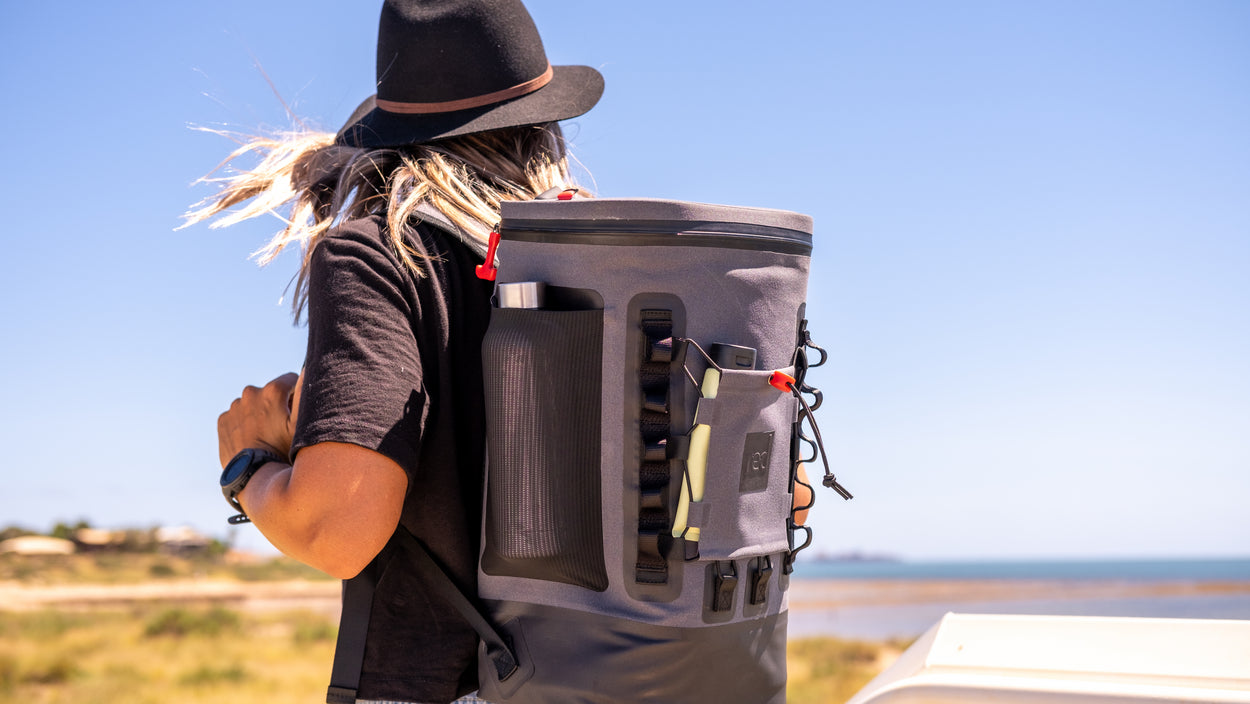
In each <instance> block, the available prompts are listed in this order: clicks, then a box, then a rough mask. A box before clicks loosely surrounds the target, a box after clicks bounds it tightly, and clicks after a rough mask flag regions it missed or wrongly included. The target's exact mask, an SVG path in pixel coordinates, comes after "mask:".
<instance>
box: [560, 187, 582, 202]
mask: <svg viewBox="0 0 1250 704" xmlns="http://www.w3.org/2000/svg"><path fill="white" fill-rule="evenodd" d="M580 190H581V189H580V188H566V189H564V190H563V191H560V195H558V196H556V200H573V196H575V195H577V192H578V191H580Z"/></svg>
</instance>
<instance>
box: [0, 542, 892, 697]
mask: <svg viewBox="0 0 1250 704" xmlns="http://www.w3.org/2000/svg"><path fill="white" fill-rule="evenodd" d="M187 578H213V579H220V578H225V579H232V580H240V581H248V582H263V581H270V580H289V579H293V578H294V579H301V578H302V579H326V577H325V576H324V575H322V574H321V573H319V572H316V571H315V570H312V569H311V568H307V567H304V566H302V565H299V564H298V563H295V562H294V561H290V560H285V559H282V558H278V559H275V560H271V561H263V562H259V563H245V564H237V563H232V562H230V561H227V560H223V559H221V558H220V557H216V558H197V559H189V558H179V557H172V556H164V555H158V554H152V553H144V554H125V555H119V554H99V555H72V556H62V557H49V558H36V559H32V558H22V559H16V556H9V555H0V581H4V580H9V581H11V582H18V583H20V584H23V585H26V586H27V587H42V586H43V585H66V584H86V583H90V584H115V585H116V584H150V583H153V582H155V583H160V582H163V581H165V580H185V579H187ZM336 633H337V624H336V623H334V622H332V621H331V620H329V619H328V618H327V617H326V616H325V615H324V614H319V613H313V612H309V611H283V612H266V611H261V612H258V611H251V610H249V611H236V610H232V609H228V608H223V607H221V606H220V605H217V606H214V605H210V604H204V605H201V606H187V605H180V606H175V605H170V604H159V603H147V604H145V605H142V606H135V607H129V608H121V607H114V608H108V607H94V608H63V609H61V610H54V609H48V610H43V611H26V612H20V611H19V612H7V611H4V610H3V609H2V608H0V704H10V703H11V704H18V703H19V702H20V703H22V704H29V703H31V702H36V703H39V704H57V703H60V702H65V703H66V704H68V703H69V702H74V703H75V704H77V703H79V702H90V703H91V704H123V703H125V704H149V703H150V704H169V703H172V702H177V703H178V704H184V703H185V704H208V703H210V702H231V701H248V702H251V701H264V702H266V703H267V704H286V703H287V702H290V703H292V704H293V703H295V702H300V703H301V704H308V703H311V702H320V701H324V700H325V687H326V685H327V681H328V679H329V673H330V664H331V662H332V660H333V653H334V639H335V635H336ZM903 648H905V644H901V643H864V642H857V641H843V640H838V639H833V638H812V639H806V640H798V641H793V642H791V643H790V644H789V648H788V653H789V663H788V670H789V685H788V687H787V701H788V702H790V703H791V704H831V703H832V704H836V703H837V702H844V701H846V700H847V699H849V698H850V697H851V696H852V695H854V694H855V692H857V691H858V690H859V689H860V688H861V687H863V686H864V685H865V684H866V683H867V682H868V681H869V680H871V679H872V678H873V677H874V676H876V674H877V673H878V672H880V671H881V670H882V669H883V668H884V667H885V666H886V665H888V664H889V662H890V660H891V656H893V655H896V654H897V652H899V651H901V650H902V649H903Z"/></svg>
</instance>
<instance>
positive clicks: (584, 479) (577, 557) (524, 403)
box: [482, 308, 608, 590]
mask: <svg viewBox="0 0 1250 704" xmlns="http://www.w3.org/2000/svg"><path fill="white" fill-rule="evenodd" d="M602 321H603V314H602V311H598V310H586V311H545V310H527V309H520V308H499V309H496V310H495V311H494V313H493V315H492V319H491V326H490V330H489V331H488V332H487V335H486V339H485V340H484V341H483V344H482V355H483V362H484V364H485V367H486V369H487V370H488V371H487V375H486V421H487V423H486V433H487V448H488V454H489V463H488V465H489V473H488V478H487V488H486V503H487V505H486V545H485V548H484V550H483V554H482V569H483V570H484V571H485V572H486V573H487V574H493V575H507V576H514V577H528V578H532V579H540V580H552V581H558V582H565V583H568V584H573V585H577V586H580V587H586V588H588V589H594V590H603V589H605V588H606V587H607V586H608V577H607V572H606V570H605V567H604V559H603V517H602V514H601V510H600V507H601V503H600V478H601V474H600V467H599V454H600V453H599V448H600V444H601V443H600V425H599V416H600V386H601V384H600V378H601V375H600V356H601V346H602V342H601V341H602Z"/></svg>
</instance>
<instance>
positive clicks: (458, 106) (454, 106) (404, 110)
mask: <svg viewBox="0 0 1250 704" xmlns="http://www.w3.org/2000/svg"><path fill="white" fill-rule="evenodd" d="M554 73H555V72H554V71H553V70H552V68H551V64H547V70H546V71H543V72H542V74H541V75H540V76H538V77H537V78H533V79H530V80H528V81H526V82H524V83H518V84H517V85H515V86H512V87H511V88H504V89H503V90H497V91H495V92H494V93H487V94H486V95H478V96H474V97H472V98H461V99H460V100H445V101H443V102H441V103H403V102H399V101H396V100H382V99H381V98H378V99H377V101H376V102H377V106H378V107H379V108H381V109H383V110H385V111H387V112H394V113H401V114H404V115H425V114H430V113H439V112H454V111H456V110H468V109H469V108H480V107H482V106H483V105H490V104H492V103H500V102H503V101H505V100H508V99H510V98H518V97H520V96H522V95H526V94H527V93H533V92H534V91H536V90H538V89H539V88H542V87H543V86H545V85H547V84H548V83H550V82H551V77H552V76H553V75H554Z"/></svg>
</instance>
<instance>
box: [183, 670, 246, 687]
mask: <svg viewBox="0 0 1250 704" xmlns="http://www.w3.org/2000/svg"><path fill="white" fill-rule="evenodd" d="M251 676H252V675H251V673H249V672H248V671H247V670H246V669H245V668H244V667H243V666H242V665H238V664H235V665H229V666H227V667H213V666H211V665H204V666H201V667H197V668H196V669H194V670H192V671H190V672H188V673H186V674H184V675H183V676H182V677H179V678H178V683H179V684H182V685H187V686H189V687H204V686H208V685H214V684H223V683H224V684H238V683H239V682H243V681H245V680H247V679H248V678H250V677H251Z"/></svg>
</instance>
